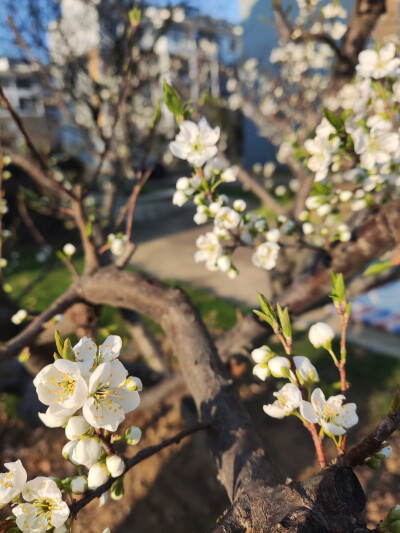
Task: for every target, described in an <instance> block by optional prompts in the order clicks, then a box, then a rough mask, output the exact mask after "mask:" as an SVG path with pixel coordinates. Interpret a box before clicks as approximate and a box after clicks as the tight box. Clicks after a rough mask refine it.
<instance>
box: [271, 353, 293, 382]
mask: <svg viewBox="0 0 400 533" xmlns="http://www.w3.org/2000/svg"><path fill="white" fill-rule="evenodd" d="M268 366H269V369H270V371H271V374H272V375H273V376H274V377H275V378H288V377H289V376H290V361H289V359H287V358H286V357H273V358H272V359H270V361H269V362H268Z"/></svg>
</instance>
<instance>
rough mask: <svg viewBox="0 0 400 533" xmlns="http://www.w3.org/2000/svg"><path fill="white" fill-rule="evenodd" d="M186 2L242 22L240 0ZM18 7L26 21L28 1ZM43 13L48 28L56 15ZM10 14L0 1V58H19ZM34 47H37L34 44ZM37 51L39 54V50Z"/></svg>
mask: <svg viewBox="0 0 400 533" xmlns="http://www.w3.org/2000/svg"><path fill="white" fill-rule="evenodd" d="M36 1H37V5H42V6H46V5H48V4H49V2H48V0H36ZM186 2H187V4H188V5H190V6H193V7H196V8H198V9H199V10H200V11H201V12H203V13H207V14H208V15H211V16H212V17H215V18H221V19H225V20H228V21H229V22H233V23H239V21H240V16H239V0H186ZM50 3H51V2H50ZM148 3H149V4H154V5H158V6H168V5H171V4H181V3H182V0H148ZM17 6H18V8H17V9H16V10H15V12H14V13H13V15H14V16H15V19H16V20H17V21H18V19H20V20H24V19H26V18H27V13H28V7H27V0H18V4H17ZM49 11H51V10H49ZM42 12H43V13H45V18H46V20H44V21H43V22H44V26H45V27H46V26H47V24H48V23H49V22H50V20H52V15H53V16H54V14H53V13H51V14H50V13H49V16H48V17H46V8H45V7H44V9H43V11H42ZM8 14H9V13H8V11H7V8H6V6H5V3H3V4H2V1H1V0H0V56H2V55H6V56H18V55H19V51H18V49H17V48H16V47H15V46H13V44H12V42H13V35H12V33H11V31H10V30H9V28H8V26H7V22H6V20H7V15H8ZM30 44H31V43H30ZM32 45H33V46H34V47H35V45H34V44H33V43H32ZM36 51H37V52H38V50H37V48H36ZM39 55H40V56H41V58H42V59H43V60H45V59H46V54H45V53H40V52H39Z"/></svg>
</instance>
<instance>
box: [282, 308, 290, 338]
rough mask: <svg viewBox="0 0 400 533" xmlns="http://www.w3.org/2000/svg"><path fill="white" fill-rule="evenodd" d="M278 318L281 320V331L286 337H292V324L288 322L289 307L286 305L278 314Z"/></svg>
mask: <svg viewBox="0 0 400 533" xmlns="http://www.w3.org/2000/svg"><path fill="white" fill-rule="evenodd" d="M279 307H280V306H279ZM281 311H282V310H281ZM279 319H280V321H281V326H282V331H283V334H284V335H285V337H286V339H290V338H292V326H291V324H290V317H289V309H288V308H287V307H285V309H284V310H283V311H282V313H280V314H279Z"/></svg>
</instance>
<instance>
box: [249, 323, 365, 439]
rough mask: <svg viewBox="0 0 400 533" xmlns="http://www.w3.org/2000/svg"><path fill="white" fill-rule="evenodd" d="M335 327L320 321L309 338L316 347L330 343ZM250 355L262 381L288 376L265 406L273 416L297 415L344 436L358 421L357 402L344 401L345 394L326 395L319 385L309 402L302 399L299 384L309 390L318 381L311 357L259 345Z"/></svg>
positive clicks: (311, 331) (328, 432) (313, 327)
mask: <svg viewBox="0 0 400 533" xmlns="http://www.w3.org/2000/svg"><path fill="white" fill-rule="evenodd" d="M333 336H334V333H333V330H332V329H331V328H330V326H328V325H327V324H324V323H318V324H315V325H314V326H312V328H311V329H310V341H311V342H312V343H313V345H314V346H315V347H319V346H327V345H329V344H330V342H331V340H332V339H333ZM251 356H252V358H253V360H254V362H255V363H256V365H255V366H254V367H253V373H254V374H255V375H256V376H257V377H258V378H260V379H262V380H263V381H264V380H265V379H266V378H267V377H268V376H270V375H272V376H273V377H275V378H283V379H288V380H289V383H287V384H286V385H284V386H283V387H282V388H281V389H280V390H279V391H278V392H274V396H275V397H276V400H275V401H274V402H273V403H272V404H267V405H264V411H265V413H267V414H268V415H269V416H272V417H274V418H284V417H285V416H288V415H293V414H296V415H297V416H299V417H301V418H302V419H303V421H305V422H311V423H317V424H319V425H320V426H321V429H322V430H323V431H324V433H326V434H327V435H329V436H331V435H334V436H336V435H343V434H344V433H346V430H347V429H348V428H350V427H352V426H354V425H355V424H357V422H358V417H357V414H356V404H355V403H343V402H344V400H345V399H346V398H345V396H343V395H342V394H339V395H336V396H331V397H329V398H328V399H326V398H325V395H324V393H323V392H322V390H321V389H320V388H315V389H314V390H313V391H312V393H311V397H310V401H307V400H305V399H303V397H302V393H301V390H300V388H299V385H301V386H304V387H305V388H306V389H307V390H308V391H310V390H312V389H313V387H314V384H315V383H318V382H319V376H318V372H317V369H316V368H315V367H314V365H313V364H312V363H311V361H310V359H308V358H307V357H305V356H302V355H296V356H294V357H293V365H294V366H292V363H291V361H290V360H289V358H287V357H281V356H278V355H276V354H274V353H273V352H272V351H271V350H270V348H268V347H267V346H262V347H260V348H256V349H255V350H253V351H252V353H251Z"/></svg>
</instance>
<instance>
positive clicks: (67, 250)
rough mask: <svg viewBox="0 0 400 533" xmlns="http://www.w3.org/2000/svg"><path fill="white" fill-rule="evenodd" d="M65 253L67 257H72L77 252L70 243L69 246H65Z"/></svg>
mask: <svg viewBox="0 0 400 533" xmlns="http://www.w3.org/2000/svg"><path fill="white" fill-rule="evenodd" d="M63 252H64V253H65V255H66V256H68V257H72V256H73V255H74V253H75V252H76V248H75V246H74V245H73V244H71V243H70V242H68V243H67V244H65V245H64V248H63Z"/></svg>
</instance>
